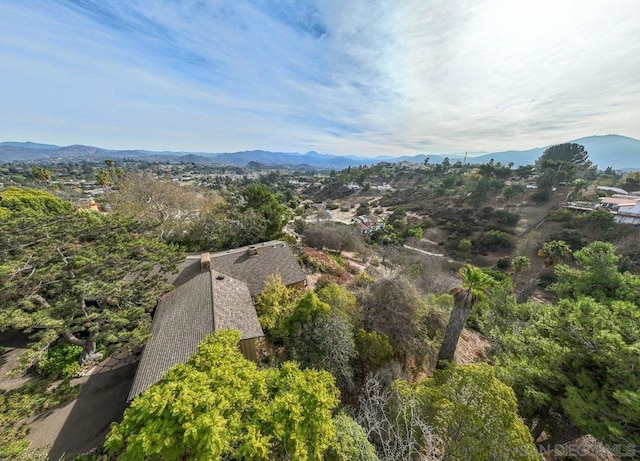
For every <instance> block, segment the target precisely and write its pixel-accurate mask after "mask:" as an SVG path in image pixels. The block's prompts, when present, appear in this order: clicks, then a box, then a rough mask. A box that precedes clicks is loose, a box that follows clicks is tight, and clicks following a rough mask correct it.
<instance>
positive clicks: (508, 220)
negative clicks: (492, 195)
mask: <svg viewBox="0 0 640 461" xmlns="http://www.w3.org/2000/svg"><path fill="white" fill-rule="evenodd" d="M491 215H492V216H493V218H494V219H495V220H496V222H498V224H502V225H503V226H515V225H516V224H518V221H519V220H520V215H518V214H516V213H511V212H510V211H507V210H493V212H492V213H491Z"/></svg>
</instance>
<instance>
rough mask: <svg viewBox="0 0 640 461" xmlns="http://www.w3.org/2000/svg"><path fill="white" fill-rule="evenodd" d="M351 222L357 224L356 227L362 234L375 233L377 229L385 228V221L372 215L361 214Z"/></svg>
mask: <svg viewBox="0 0 640 461" xmlns="http://www.w3.org/2000/svg"><path fill="white" fill-rule="evenodd" d="M351 224H353V225H355V226H356V229H358V231H359V232H360V233H361V234H366V235H368V234H373V233H374V232H376V231H379V230H382V229H384V228H385V224H384V222H383V221H381V220H379V219H378V218H377V217H376V216H372V215H360V216H356V217H355V218H352V219H351Z"/></svg>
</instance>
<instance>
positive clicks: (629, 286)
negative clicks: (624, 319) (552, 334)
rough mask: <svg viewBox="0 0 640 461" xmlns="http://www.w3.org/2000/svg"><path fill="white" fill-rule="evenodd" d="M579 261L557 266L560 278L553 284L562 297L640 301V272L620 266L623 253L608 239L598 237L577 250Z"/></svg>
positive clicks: (574, 255)
mask: <svg viewBox="0 0 640 461" xmlns="http://www.w3.org/2000/svg"><path fill="white" fill-rule="evenodd" d="M573 257H574V259H575V261H576V263H577V265H578V267H577V268H572V267H569V266H567V265H564V264H560V265H558V266H557V267H556V276H557V278H558V280H557V282H556V283H555V284H554V285H553V286H552V288H553V289H554V291H555V292H556V293H557V294H558V296H560V297H561V298H571V299H578V298H580V297H583V296H589V297H591V298H593V299H595V300H597V301H600V302H611V301H616V300H618V301H629V302H640V292H639V291H638V289H639V288H640V275H637V274H631V273H629V272H625V273H621V272H619V270H618V265H619V262H620V256H619V255H618V254H617V253H616V248H615V247H614V246H613V245H612V244H611V243H608V242H600V241H595V242H593V243H591V244H589V245H587V246H585V247H584V248H582V249H580V250H578V251H576V252H575V253H574V254H573Z"/></svg>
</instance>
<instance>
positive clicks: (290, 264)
mask: <svg viewBox="0 0 640 461" xmlns="http://www.w3.org/2000/svg"><path fill="white" fill-rule="evenodd" d="M252 250H253V252H254V253H255V254H253V255H251V254H250V253H251V252H252ZM211 267H212V268H214V269H215V270H217V271H219V272H221V273H223V274H226V275H230V276H231V277H234V278H236V279H238V280H242V281H243V282H245V283H246V284H247V286H248V287H249V292H250V293H251V296H255V295H257V294H258V293H261V292H262V290H263V288H264V283H265V282H266V281H267V279H268V278H269V276H270V275H271V274H279V275H280V276H281V277H282V283H284V284H285V285H293V284H294V283H299V282H303V281H305V280H306V278H307V277H306V275H305V273H304V271H303V270H302V268H301V267H300V264H298V261H297V260H296V257H295V256H294V255H293V253H292V252H291V249H290V248H289V245H287V244H286V243H284V242H281V241H279V240H272V241H269V242H264V243H259V244H257V245H250V246H246V247H242V248H236V249H234V250H228V251H221V252H219V253H212V254H211Z"/></svg>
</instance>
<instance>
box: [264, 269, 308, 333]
mask: <svg viewBox="0 0 640 461" xmlns="http://www.w3.org/2000/svg"><path fill="white" fill-rule="evenodd" d="M297 296H298V295H297V293H296V291H295V290H294V289H292V288H289V287H287V286H285V285H284V283H282V277H281V276H280V275H270V276H269V278H268V279H267V281H266V282H265V284H264V289H263V290H262V292H261V293H260V294H258V295H257V296H256V297H255V306H256V312H257V314H258V317H259V318H260V325H261V326H262V328H263V329H264V331H265V333H266V334H267V336H268V337H269V339H270V340H271V341H273V342H275V343H282V341H283V340H284V337H285V336H286V327H285V325H284V323H285V321H286V319H287V318H288V317H289V316H290V315H291V313H292V312H293V308H294V306H295V300H296V297H297Z"/></svg>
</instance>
